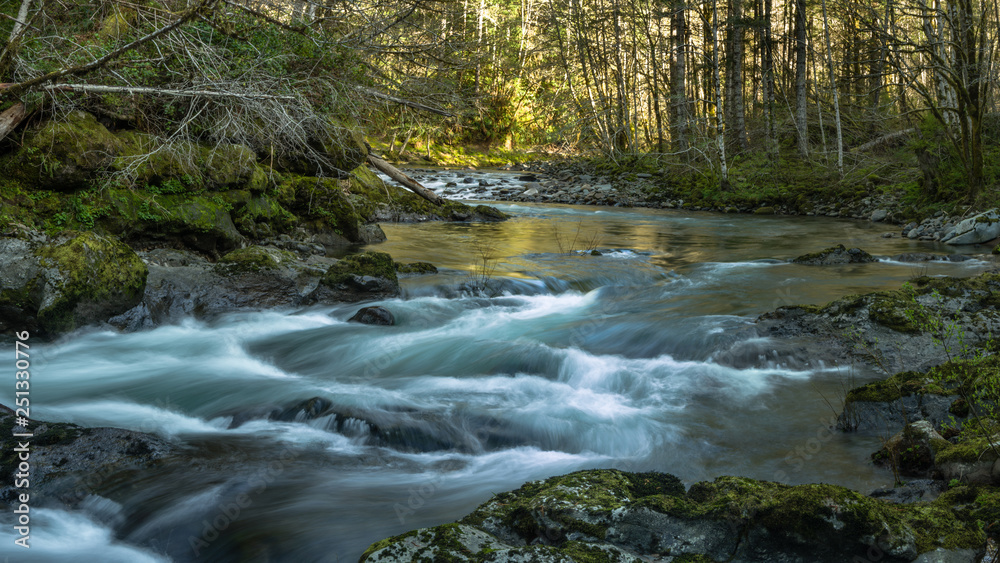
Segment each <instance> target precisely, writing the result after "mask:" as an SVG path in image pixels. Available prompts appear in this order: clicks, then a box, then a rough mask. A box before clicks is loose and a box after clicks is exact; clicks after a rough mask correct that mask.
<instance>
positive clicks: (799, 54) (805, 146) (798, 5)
mask: <svg viewBox="0 0 1000 563" xmlns="http://www.w3.org/2000/svg"><path fill="white" fill-rule="evenodd" d="M795 129H796V131H797V133H798V139H799V156H801V157H802V158H806V157H808V156H809V124H808V122H807V121H806V2H805V0H795Z"/></svg>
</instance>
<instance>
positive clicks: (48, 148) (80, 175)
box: [10, 111, 120, 191]
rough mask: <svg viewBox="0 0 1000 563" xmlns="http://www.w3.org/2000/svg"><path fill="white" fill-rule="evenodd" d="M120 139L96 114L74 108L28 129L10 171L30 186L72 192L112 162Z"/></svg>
mask: <svg viewBox="0 0 1000 563" xmlns="http://www.w3.org/2000/svg"><path fill="white" fill-rule="evenodd" d="M119 145H120V143H119V141H118V139H116V138H115V136H114V135H113V134H112V133H111V132H110V131H108V130H107V128H105V127H104V126H103V125H101V124H100V123H99V122H98V121H97V118H96V117H94V116H93V115H91V114H89V113H86V112H83V111H74V112H71V113H70V114H69V115H67V116H66V117H65V118H64V119H62V120H60V121H48V122H46V123H44V124H43V125H42V126H41V127H39V128H38V129H36V130H34V131H29V132H28V134H27V136H26V138H25V141H24V145H23V146H22V147H21V149H20V150H18V152H17V153H16V154H15V155H14V163H15V166H11V167H10V171H11V172H12V173H13V174H14V176H15V177H17V178H18V179H20V180H23V181H24V182H25V183H27V184H29V185H36V186H39V187H41V188H44V189H49V190H60V191H72V190H78V189H83V188H86V187H87V185H88V183H89V182H90V180H92V179H93V178H95V177H96V176H97V174H98V172H100V171H101V170H104V169H105V168H107V167H108V166H110V165H111V163H112V161H113V159H114V157H115V155H116V154H117V153H118V149H119Z"/></svg>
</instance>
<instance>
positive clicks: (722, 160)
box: [712, 0, 729, 190]
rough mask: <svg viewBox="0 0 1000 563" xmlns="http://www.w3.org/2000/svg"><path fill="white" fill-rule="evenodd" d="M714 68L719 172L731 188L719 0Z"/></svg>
mask: <svg viewBox="0 0 1000 563" xmlns="http://www.w3.org/2000/svg"><path fill="white" fill-rule="evenodd" d="M712 70H713V74H714V79H715V80H714V85H715V142H716V144H717V145H718V147H719V172H720V174H721V176H722V189H723V190H728V189H729V167H728V165H727V163H726V138H725V121H724V118H723V114H724V113H725V112H724V111H723V107H722V84H721V83H720V82H721V76H720V74H719V6H718V0H712Z"/></svg>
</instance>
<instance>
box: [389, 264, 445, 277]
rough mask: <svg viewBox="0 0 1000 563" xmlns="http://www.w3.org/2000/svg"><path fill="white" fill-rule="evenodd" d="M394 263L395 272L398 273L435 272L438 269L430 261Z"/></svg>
mask: <svg viewBox="0 0 1000 563" xmlns="http://www.w3.org/2000/svg"><path fill="white" fill-rule="evenodd" d="M394 265H395V266H396V273H399V274H436V273H437V271H438V269H437V267H436V266H435V265H434V264H431V263H430V262H410V263H409V264H404V263H402V262H395V263H394Z"/></svg>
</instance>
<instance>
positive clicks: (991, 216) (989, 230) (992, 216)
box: [944, 209, 1000, 245]
mask: <svg viewBox="0 0 1000 563" xmlns="http://www.w3.org/2000/svg"><path fill="white" fill-rule="evenodd" d="M997 237H1000V211H998V210H997V209H991V210H990V211H987V212H985V213H980V214H979V215H976V216H975V217H970V218H968V219H966V220H964V221H962V222H961V223H959V224H958V225H956V226H955V233H954V235H952V236H950V237H949V238H947V239H944V242H945V243H947V244H951V245H964V244H982V243H984V242H989V241H991V240H993V239H995V238H997Z"/></svg>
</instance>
